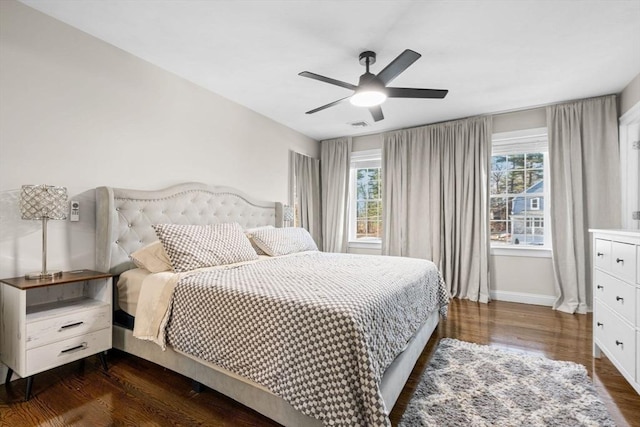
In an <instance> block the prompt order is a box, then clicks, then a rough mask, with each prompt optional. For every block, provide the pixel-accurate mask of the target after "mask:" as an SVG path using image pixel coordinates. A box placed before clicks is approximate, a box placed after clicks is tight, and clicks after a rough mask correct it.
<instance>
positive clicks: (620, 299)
mask: <svg viewBox="0 0 640 427" xmlns="http://www.w3.org/2000/svg"><path fill="white" fill-rule="evenodd" d="M616 301H622V302H624V298H622V297H616Z"/></svg>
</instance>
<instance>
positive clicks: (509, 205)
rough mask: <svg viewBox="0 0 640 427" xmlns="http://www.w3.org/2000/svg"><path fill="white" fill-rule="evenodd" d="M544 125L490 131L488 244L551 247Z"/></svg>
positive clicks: (516, 246) (547, 160)
mask: <svg viewBox="0 0 640 427" xmlns="http://www.w3.org/2000/svg"><path fill="white" fill-rule="evenodd" d="M548 167H549V156H548V143H547V133H546V128H543V129H532V130H528V131H520V132H509V133H504V134H494V137H493V142H492V157H491V172H490V179H489V185H490V208H489V209H490V212H489V223H490V229H491V246H492V247H493V248H496V247H506V248H522V247H529V248H534V247H542V248H551V238H550V226H549V203H548V201H549V197H548V191H549V184H548V183H549V173H548Z"/></svg>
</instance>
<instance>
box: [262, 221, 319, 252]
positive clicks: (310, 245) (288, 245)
mask: <svg viewBox="0 0 640 427" xmlns="http://www.w3.org/2000/svg"><path fill="white" fill-rule="evenodd" d="M251 236H252V239H253V241H254V242H255V244H256V245H257V246H258V247H259V248H260V249H262V250H263V251H264V252H265V253H266V254H267V255H269V256H280V255H288V254H294V253H297V252H303V251H317V250H318V246H316V243H315V242H314V241H313V237H311V235H310V234H309V232H308V231H307V230H305V229H304V228H294V227H286V228H273V229H267V230H258V231H255V232H254V233H252V235H251Z"/></svg>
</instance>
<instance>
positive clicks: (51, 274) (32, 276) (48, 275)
mask: <svg viewBox="0 0 640 427" xmlns="http://www.w3.org/2000/svg"><path fill="white" fill-rule="evenodd" d="M61 276H62V271H45V272H44V273H43V272H41V271H39V272H37V273H28V274H25V275H24V277H25V279H27V280H37V279H44V280H50V279H57V278H58V277H61Z"/></svg>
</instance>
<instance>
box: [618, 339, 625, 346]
mask: <svg viewBox="0 0 640 427" xmlns="http://www.w3.org/2000/svg"><path fill="white" fill-rule="evenodd" d="M616 345H619V346H620V347H624V344H622V341H618V340H616Z"/></svg>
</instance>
